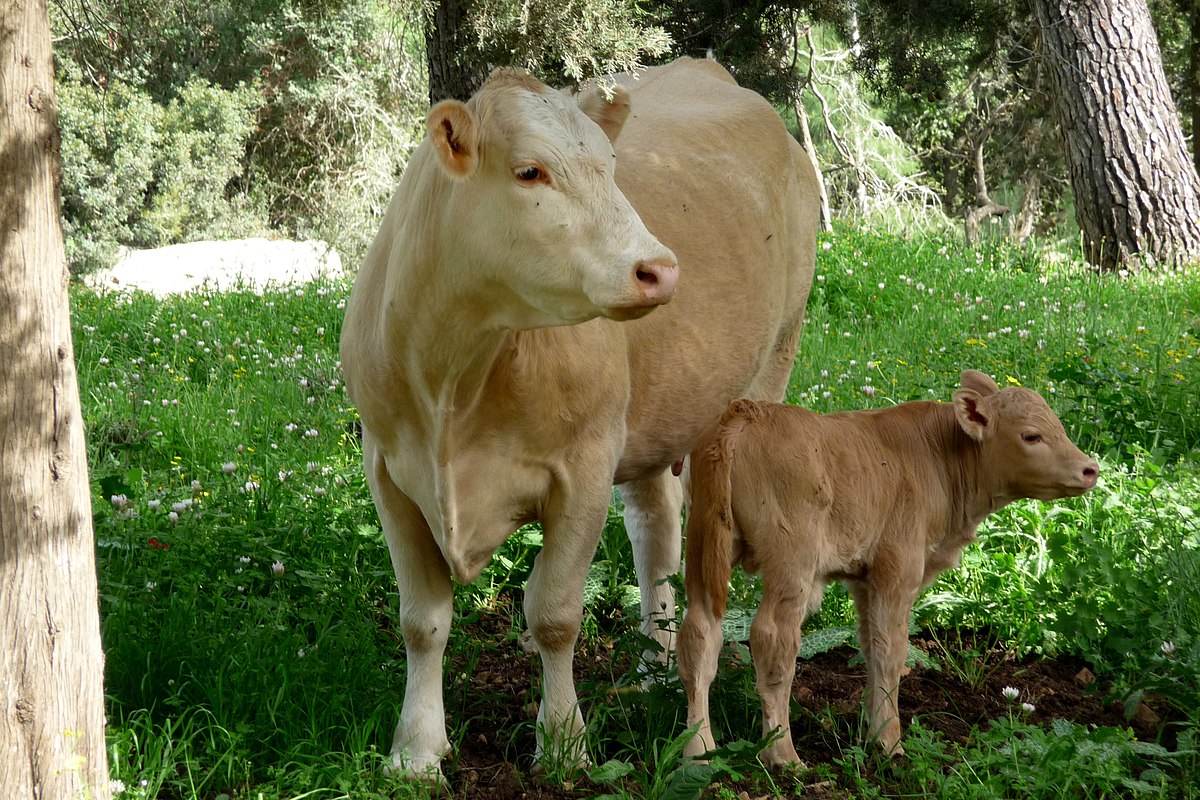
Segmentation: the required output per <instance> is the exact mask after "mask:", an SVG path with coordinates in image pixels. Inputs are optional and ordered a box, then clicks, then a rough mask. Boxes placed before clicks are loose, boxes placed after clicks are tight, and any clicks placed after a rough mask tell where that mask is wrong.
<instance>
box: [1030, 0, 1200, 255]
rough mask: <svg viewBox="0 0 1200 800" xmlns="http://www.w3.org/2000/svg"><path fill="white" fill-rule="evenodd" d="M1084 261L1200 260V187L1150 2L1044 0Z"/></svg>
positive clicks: (1046, 44)
mask: <svg viewBox="0 0 1200 800" xmlns="http://www.w3.org/2000/svg"><path fill="white" fill-rule="evenodd" d="M1034 6H1035V9H1036V13H1037V19H1038V25H1039V28H1040V30H1041V35H1042V42H1043V50H1044V54H1045V56H1046V58H1047V65H1048V69H1049V73H1050V78H1051V84H1052V86H1053V94H1054V103H1055V111H1056V116H1057V118H1058V122H1059V127H1060V129H1061V131H1062V135H1063V137H1064V142H1065V146H1066V156H1067V165H1068V171H1069V174H1070V178H1071V187H1072V189H1073V190H1074V193H1075V208H1076V218H1077V219H1078V222H1079V227H1080V229H1081V230H1082V232H1083V245H1084V255H1085V256H1086V257H1087V259H1088V261H1089V262H1091V263H1092V264H1095V265H1097V266H1099V267H1101V268H1104V269H1113V268H1116V267H1118V266H1125V265H1137V264H1141V263H1143V262H1145V261H1153V262H1158V263H1177V262H1187V261H1195V260H1197V259H1200V178H1198V177H1197V172H1196V167H1195V165H1194V164H1193V163H1192V161H1191V158H1190V157H1189V154H1188V151H1187V147H1186V145H1185V143H1184V139H1183V131H1182V128H1181V126H1180V124H1179V118H1178V116H1177V115H1176V110H1175V105H1174V103H1173V102H1172V100H1171V94H1170V90H1169V88H1168V84H1167V80H1166V76H1165V74H1164V72H1163V66H1162V56H1161V54H1160V52H1159V48H1158V41H1157V39H1156V37H1155V34H1154V29H1153V27H1152V24H1151V21H1150V13H1149V11H1148V9H1147V7H1146V2H1145V0H1035V3H1034Z"/></svg>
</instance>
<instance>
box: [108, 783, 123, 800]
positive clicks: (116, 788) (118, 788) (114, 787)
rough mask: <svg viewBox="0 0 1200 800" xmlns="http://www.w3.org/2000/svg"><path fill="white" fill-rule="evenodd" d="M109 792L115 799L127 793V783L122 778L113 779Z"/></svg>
mask: <svg viewBox="0 0 1200 800" xmlns="http://www.w3.org/2000/svg"><path fill="white" fill-rule="evenodd" d="M108 791H109V792H111V793H112V796H113V797H116V796H117V795H119V794H121V793H122V792H124V791H125V781H123V780H121V779H120V778H113V779H112V780H111V781H109V782H108Z"/></svg>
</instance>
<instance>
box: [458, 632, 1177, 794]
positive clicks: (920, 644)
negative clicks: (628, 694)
mask: <svg viewBox="0 0 1200 800" xmlns="http://www.w3.org/2000/svg"><path fill="white" fill-rule="evenodd" d="M625 624H627V623H625V622H622V623H621V625H625ZM469 629H470V630H471V632H472V635H477V636H478V638H479V641H481V642H495V646H494V647H493V646H490V645H489V646H485V647H481V648H480V649H479V650H477V651H475V652H473V653H472V654H471V655H470V657H469V661H470V663H469V664H467V663H455V661H456V659H454V658H452V659H451V663H450V665H449V669H450V670H453V671H454V674H456V676H457V686H454V685H453V684H454V679H453V678H452V679H451V680H452V686H451V689H450V690H449V691H448V692H447V711H448V713H450V714H451V715H454V714H455V713H456V712H455V711H454V710H453V709H454V708H459V709H460V710H461V711H464V712H466V716H467V717H468V719H469V721H468V723H467V727H466V733H465V735H464V736H463V737H462V739H461V744H460V745H459V750H458V754H457V758H456V759H453V760H448V761H447V763H446V774H447V778H448V779H449V781H450V788H451V792H452V794H453V796H455V797H461V798H480V799H481V800H483V799H486V800H506V799H507V798H528V799H530V800H552V799H554V798H581V797H592V796H595V795H597V794H601V793H604V792H611V791H613V789H612V788H611V787H603V786H596V785H593V784H590V783H589V782H588V781H587V780H586V779H580V780H579V781H578V782H575V783H568V784H566V785H563V784H558V783H550V782H548V781H546V780H544V779H540V778H537V777H535V776H533V775H532V774H531V759H532V753H533V749H534V741H533V725H532V719H533V715H534V714H535V713H536V712H535V709H536V706H535V705H534V704H533V694H532V690H531V677H532V670H531V669H530V666H531V658H530V657H529V656H526V655H525V654H524V653H522V652H521V651H520V648H519V647H517V645H516V644H515V643H514V642H512V640H511V637H512V630H513V626H512V624H511V622H510V620H509V617H508V615H507V614H506V613H504V612H503V610H501V611H498V612H496V613H485V614H482V615H481V616H480V618H479V619H478V620H475V621H473V622H472V623H470V625H469ZM505 636H507V637H508V641H503V639H504V637H505ZM592 641H593V645H592V647H594V648H595V649H591V650H589V648H588V647H586V646H585V647H583V648H581V650H580V651H579V652H577V655H576V678H577V681H579V682H580V683H581V684H585V683H588V682H589V681H590V682H591V685H593V686H603V685H604V681H605V680H611V679H610V678H608V677H607V676H611V675H621V674H623V672H624V671H625V670H626V669H627V664H616V665H615V667H614V663H613V662H614V660H618V661H619V660H621V659H624V658H625V657H624V656H622V655H620V653H619V651H614V650H612V649H611V643H608V642H606V641H605V640H603V639H601V640H599V641H595V640H592ZM912 643H913V645H914V646H915V647H917V648H919V649H921V650H923V651H925V652H928V653H930V654H937V653H940V652H941V651H940V649H939V647H940V645H939V644H938V643H937V642H936V641H934V640H932V639H926V638H922V637H921V636H915V637H913V640H912ZM855 653H856V651H855V650H854V649H852V648H849V647H841V648H837V649H835V650H832V651H830V652H828V653H824V654H822V655H819V656H816V657H815V658H813V659H812V660H809V661H801V662H799V663H798V665H797V669H796V677H795V681H794V683H793V686H792V697H793V698H794V700H795V701H796V703H797V704H798V705H799V706H800V707H801V708H802V709H803V712H802V713H796V714H793V721H792V732H793V737H794V738H795V743H796V749H797V751H798V752H799V754H800V757H801V758H802V759H803V760H804V761H805V762H806V763H807V764H808V765H810V766H812V765H814V764H821V763H829V762H831V761H832V760H833V759H834V758H836V757H838V756H839V755H840V754H839V753H838V752H836V749H835V748H836V747H837V743H838V741H839V736H840V737H841V741H843V742H846V741H847V740H848V739H850V738H851V737H853V736H854V735H855V734H856V733H857V731H858V719H859V713H860V706H859V703H860V700H861V694H862V690H863V685H864V683H865V680H866V670H865V667H864V666H863V665H862V664H861V663H860V662H861V660H855V662H856V663H851V661H852V659H853V658H854V655H855ZM459 660H462V659H459ZM734 661H736V659H735V660H731V659H723V660H722V673H721V674H720V675H718V681H722V680H728V679H729V676H728V671H729V670H730V669H738V668H739V667H738V666H737V665H736V664H735V663H733V662H734ZM744 668H748V667H744ZM984 673H985V674H984V676H983V678H982V683H981V684H978V685H977V686H976V687H972V686H970V685H968V684H967V683H964V682H963V681H962V680H960V679H959V678H957V677H956V676H955V675H954V674H952V671H950V670H946V669H942V670H940V671H939V670H935V669H932V668H928V667H920V666H918V667H914V668H913V669H912V670H911V672H910V673H909V674H907V675H906V676H905V677H904V679H903V681H902V683H901V690H900V710H901V718H902V719H903V720H905V721H906V722H907V721H908V720H910V719H912V718H913V717H914V716H917V717H920V718H921V721H922V724H923V725H924V726H925V727H927V728H931V729H934V730H936V731H938V732H940V733H941V734H942V735H943V736H944V737H945V738H946V739H947V740H950V741H958V742H965V741H966V740H967V738H968V736H969V734H970V731H971V728H972V727H973V726H976V725H983V724H986V723H987V722H988V721H989V720H992V719H995V718H997V717H999V716H1002V715H1004V714H1005V713H1007V711H1008V710H1009V708H1010V701H1009V700H1007V699H1006V698H1005V697H1004V696H1003V693H1002V692H1003V689H1004V687H1006V686H1012V687H1016V688H1019V689H1020V691H1021V696H1020V700H1019V701H1018V702H1029V703H1032V704H1033V705H1034V706H1035V710H1034V711H1033V712H1031V713H1029V714H1025V715H1023V716H1024V718H1025V719H1027V720H1029V721H1031V722H1034V723H1038V722H1045V723H1048V722H1049V721H1050V720H1053V719H1068V720H1072V721H1074V722H1077V723H1080V724H1091V725H1098V726H1111V727H1121V726H1129V727H1132V728H1133V730H1134V731H1135V733H1136V734H1137V736H1138V738H1140V739H1143V740H1147V741H1158V740H1160V733H1161V731H1162V729H1163V724H1162V721H1161V720H1160V719H1159V717H1160V716H1161V715H1163V714H1164V713H1166V712H1165V709H1163V708H1155V705H1156V703H1155V701H1154V699H1153V698H1151V699H1149V700H1147V702H1146V703H1145V704H1143V707H1142V708H1141V709H1140V710H1139V714H1138V715H1137V716H1136V717H1135V718H1134V719H1133V720H1127V719H1126V717H1125V713H1124V709H1123V707H1122V706H1121V704H1119V703H1116V702H1113V701H1106V695H1107V691H1106V689H1107V687H1106V686H1104V685H1103V683H1102V682H1096V680H1095V678H1094V677H1093V676H1092V673H1091V670H1090V668H1089V666H1088V665H1087V664H1086V663H1085V662H1083V661H1082V660H1080V659H1077V658H1073V657H1058V658H1054V659H1044V658H1035V657H1030V658H1025V659H1023V660H1020V661H1017V660H1015V659H1014V658H1012V657H1011V656H1005V655H1004V654H1003V653H993V654H991V655H990V656H989V658H988V660H987V669H986V670H985V671H984ZM455 692H458V693H460V694H461V696H460V697H459V698H457V699H456V698H454V693H455ZM581 697H585V692H583V691H581ZM583 702H584V703H585V705H586V703H587V700H586V699H584V701H583ZM680 702H682V699H680ZM809 712H810V713H809ZM585 713H586V709H585ZM754 724H755V725H757V724H758V723H757V717H756V721H755V723H754ZM822 726H824V727H825V728H826V729H827V730H821V728H822ZM828 729H834V731H833V733H831V732H830V731H829V730H828ZM754 732H755V731H746V732H745V735H753V733H754ZM847 732H851V733H847ZM1164 744H1169V743H1167V742H1165V741H1164ZM780 779H781V780H795V778H793V777H789V776H781V778H780ZM800 780H804V777H803V774H802V775H801V777H800ZM825 786H826V785H825V784H820V783H818V784H817V785H814V786H809V787H808V788H807V789H806V790H805V793H804V794H805V796H812V797H819V798H820V797H826V798H840V797H844V796H845V795H844V793H843V792H842V791H841V790H839V789H837V788H836V787H832V786H830V787H828V788H827V789H826V788H824V787H825ZM733 788H734V790H735V792H736V791H738V790H739V789H741V788H742V787H733ZM747 788H750V789H751V791H750V792H749V793H748V794H747V795H746V796H747V797H749V798H754V797H755V796H756V794H759V795H760V794H761V791H759V792H757V793H755V792H754V791H753V786H752V785H748V787H747Z"/></svg>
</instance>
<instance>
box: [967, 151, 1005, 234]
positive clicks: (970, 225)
mask: <svg viewBox="0 0 1200 800" xmlns="http://www.w3.org/2000/svg"><path fill="white" fill-rule="evenodd" d="M987 136H988V133H987V130H986V129H985V130H984V131H983V132H981V133H980V134H979V141H977V142H976V143H975V162H974V163H975V207H974V208H971V209H968V210H967V212H966V215H965V219H964V222H965V224H966V235H967V242H969V243H970V244H978V243H979V224H980V223H981V222H983V221H984V220H985V219H987V218H988V217H1002V216H1004V215H1005V214H1007V213H1008V206H1002V205H1000V204H999V203H997V202H996V201H995V200H993V199H992V196H991V195H990V194H988V188H987V172H986V171H984V168H983V143H984V142H985V141H987Z"/></svg>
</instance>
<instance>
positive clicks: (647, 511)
mask: <svg viewBox="0 0 1200 800" xmlns="http://www.w3.org/2000/svg"><path fill="white" fill-rule="evenodd" d="M619 488H620V491H621V500H622V501H623V502H624V503H625V514H624V516H625V532H626V534H627V535H628V536H629V542H630V544H632V545H633V565H634V568H635V569H636V571H637V579H638V588H639V589H640V590H641V596H642V633H644V634H646V636H648V637H650V638H651V639H653V640H654V641H655V642H656V643H657V644H658V647H657V648H653V649H648V650H647V651H646V652H645V653H643V654H642V657H643V658H644V659H647V660H650V659H653V660H657V661H659V662H661V663H664V664H665V663H666V662H667V661H668V659H669V658H670V655H671V652H672V651H673V650H674V649H675V631H674V625H675V590H674V589H673V588H672V587H671V584H670V583H668V582H667V580H666V578H668V577H669V576H671V575H674V574H675V573H676V572H678V571H679V552H680V547H681V544H682V541H683V531H682V526H681V520H680V513H681V511H682V510H683V487H682V486H681V485H680V482H679V479H678V478H677V477H675V475H673V474H672V472H671V470H669V469H664V470H663V471H662V472H661V473H659V474H658V475H656V476H654V477H652V478H644V479H641V480H635V481H627V482H626V483H623V484H621V486H620V487H619Z"/></svg>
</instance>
